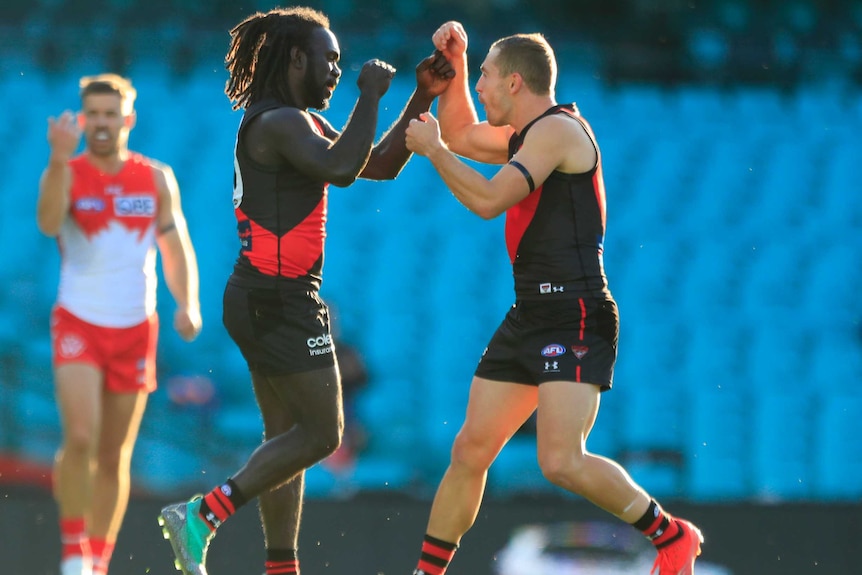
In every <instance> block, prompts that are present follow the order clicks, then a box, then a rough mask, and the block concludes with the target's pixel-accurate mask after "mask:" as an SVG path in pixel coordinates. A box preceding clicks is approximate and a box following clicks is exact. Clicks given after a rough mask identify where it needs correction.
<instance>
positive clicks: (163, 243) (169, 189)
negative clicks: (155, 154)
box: [153, 165, 202, 341]
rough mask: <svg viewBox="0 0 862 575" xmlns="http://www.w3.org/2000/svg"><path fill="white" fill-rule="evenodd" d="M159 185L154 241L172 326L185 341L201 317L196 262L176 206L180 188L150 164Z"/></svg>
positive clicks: (195, 330)
mask: <svg viewBox="0 0 862 575" xmlns="http://www.w3.org/2000/svg"><path fill="white" fill-rule="evenodd" d="M153 171H154V175H155V177H156V183H157V186H158V188H159V215H158V220H157V226H158V228H157V230H156V233H157V243H158V246H159V253H160V254H161V257H162V271H163V272H164V275H165V282H166V283H167V285H168V289H169V290H170V292H171V295H172V296H173V298H174V301H175V302H176V304H177V310H176V312H175V313H174V329H175V330H176V331H177V333H179V334H180V336H181V337H182V338H183V339H185V340H186V341H191V340H193V339H195V337H197V335H198V333H199V332H200V330H201V326H202V320H201V311H200V301H199V295H198V294H199V283H198V282H199V279H198V264H197V258H196V257H195V251H194V248H193V247H192V242H191V238H190V237H189V232H188V227H187V226H186V219H185V216H184V215H183V211H182V208H181V206H180V191H179V186H178V185H177V180H176V178H175V177H174V173H173V171H172V170H171V169H170V168H169V167H168V166H165V165H156V166H153Z"/></svg>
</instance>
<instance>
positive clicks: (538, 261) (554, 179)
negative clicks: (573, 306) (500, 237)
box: [506, 104, 611, 300]
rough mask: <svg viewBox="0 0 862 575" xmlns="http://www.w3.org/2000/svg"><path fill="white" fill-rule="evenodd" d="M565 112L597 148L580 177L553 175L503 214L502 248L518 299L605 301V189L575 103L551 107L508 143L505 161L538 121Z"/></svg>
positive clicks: (554, 173)
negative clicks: (506, 250)
mask: <svg viewBox="0 0 862 575" xmlns="http://www.w3.org/2000/svg"><path fill="white" fill-rule="evenodd" d="M552 114H566V115H568V116H570V117H572V118H573V119H575V120H576V121H578V122H579V123H580V124H581V125H582V126H583V127H584V130H586V132H587V134H588V135H589V137H590V140H592V142H593V146H594V147H595V149H596V156H597V161H596V165H595V166H594V167H593V169H591V170H589V171H587V172H583V173H580V174H564V173H562V172H558V171H554V172H552V173H551V175H550V176H548V178H547V179H546V180H545V181H544V183H543V184H542V185H541V186H539V187H538V188H536V189H535V190H533V192H532V193H530V195H529V196H527V197H526V198H524V199H523V200H521V201H520V202H519V203H518V204H516V205H514V206H512V207H511V208H509V209H508V210H507V212H506V246H507V248H508V251H509V259H510V260H511V262H512V269H513V274H514V278H515V295H516V297H517V299H520V300H536V299H539V300H541V299H545V298H577V297H590V298H600V299H606V298H610V297H611V295H610V291H609V290H608V282H607V277H606V276H605V271H604V265H603V262H602V251H603V249H604V237H605V213H606V212H605V186H604V183H603V181H602V158H601V153H600V152H599V147H598V144H597V143H596V138H595V135H594V134H593V131H592V128H590V126H589V124H588V123H587V122H586V121H585V120H584V119H583V118H581V115H580V112H579V111H578V109H577V108H576V107H575V105H574V104H561V105H555V106H553V107H551V108H550V109H548V110H547V111H546V112H545V113H544V114H542V115H541V116H539V117H538V118H536V119H535V120H533V121H532V122H530V123H529V124H527V126H526V127H525V128H524V129H523V130H522V131H521V133H519V134H518V133H516V134H513V135H512V138H511V139H510V140H509V158H512V157H513V156H514V155H515V153H516V152H517V151H518V150H519V149H520V148H521V146H522V145H523V143H524V137H525V136H526V134H527V132H528V131H529V130H530V128H531V127H532V126H533V125H534V124H535V123H536V122H537V121H539V120H540V119H542V118H544V117H546V116H549V115H552Z"/></svg>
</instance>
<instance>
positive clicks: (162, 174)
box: [129, 152, 176, 188]
mask: <svg viewBox="0 0 862 575" xmlns="http://www.w3.org/2000/svg"><path fill="white" fill-rule="evenodd" d="M129 161H131V162H133V163H134V164H136V165H138V166H141V167H142V168H144V169H148V170H150V172H151V173H152V175H153V179H154V180H155V182H156V186H157V187H159V188H163V187H167V186H168V185H169V184H170V182H172V181H174V180H175V179H176V178H175V176H174V170H173V168H171V166H170V165H168V164H167V163H165V162H164V161H162V160H158V159H156V158H152V157H150V156H145V155H144V154H141V153H139V152H131V155H130V156H129Z"/></svg>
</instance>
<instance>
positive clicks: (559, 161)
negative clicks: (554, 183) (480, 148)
mask: <svg viewBox="0 0 862 575" xmlns="http://www.w3.org/2000/svg"><path fill="white" fill-rule="evenodd" d="M561 142H565V143H569V144H570V145H561V144H560V143H561ZM407 147H409V148H410V149H411V150H413V151H414V152H416V153H417V154H421V155H423V156H426V157H427V158H428V159H429V160H431V163H432V164H434V168H435V169H436V170H437V172H438V173H439V174H440V177H441V178H443V181H444V182H445V183H446V186H447V187H448V188H449V189H450V190H451V191H452V194H453V195H454V196H455V197H456V198H457V199H458V201H459V202H461V203H462V204H463V205H464V206H465V207H467V209H469V210H470V211H471V212H473V213H475V214H476V215H478V216H480V217H482V218H485V219H491V218H495V217H497V216H498V215H500V214H502V213H503V212H505V211H506V210H508V209H509V208H511V207H512V206H514V205H515V204H517V203H518V202H520V201H521V200H523V199H524V198H526V197H527V195H529V194H530V192H531V191H532V190H531V189H530V186H529V185H528V183H527V179H526V177H525V176H524V174H523V173H522V172H521V171H520V170H519V169H518V168H516V167H514V166H512V165H510V164H506V165H504V166H503V167H502V168H500V170H499V171H498V172H497V173H496V174H495V175H494V176H493V177H492V178H491V179H488V178H486V177H485V176H483V175H482V174H481V173H479V172H478V171H476V170H474V169H473V168H472V167H470V166H468V165H467V164H465V163H464V162H463V161H461V160H460V159H459V158H458V157H457V156H456V155H455V154H453V153H452V152H451V151H450V150H449V149H448V148H447V147H446V144H445V143H444V142H443V140H442V138H441V136H440V130H439V125H438V124H437V121H436V119H435V118H434V117H433V116H432V115H431V114H423V116H422V121H420V120H416V121H413V122H411V123H410V127H409V128H408V130H407ZM513 160H516V161H517V162H519V163H520V164H522V165H523V166H524V167H525V169H526V170H527V172H528V173H529V174H530V177H531V178H532V180H533V183H534V185H535V187H540V186H541V185H542V184H543V183H544V182H545V180H546V179H547V177H548V176H549V175H550V174H551V172H553V171H555V170H560V171H565V172H567V173H576V172H583V171H587V170H589V169H590V168H591V167H592V166H594V165H595V160H596V153H595V149H594V148H593V144H592V141H591V140H590V139H589V137H588V136H587V134H586V132H585V131H584V129H583V128H582V127H581V125H580V124H578V123H577V122H576V121H574V120H571V119H567V118H562V117H553V116H551V117H548V118H543V119H542V120H541V121H539V122H537V123H536V124H535V125H534V126H533V128H531V130H530V131H529V132H528V133H527V137H526V138H525V140H524V145H523V146H522V147H521V149H520V150H519V151H518V153H517V154H516V155H515V157H514V158H513Z"/></svg>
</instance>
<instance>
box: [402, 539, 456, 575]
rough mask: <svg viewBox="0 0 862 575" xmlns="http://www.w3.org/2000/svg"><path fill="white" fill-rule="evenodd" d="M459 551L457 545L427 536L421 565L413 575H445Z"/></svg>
mask: <svg viewBox="0 0 862 575" xmlns="http://www.w3.org/2000/svg"><path fill="white" fill-rule="evenodd" d="M457 549H458V544H457V543H449V542H446V541H443V540H441V539H437V538H435V537H431V536H430V535H427V534H426V535H425V540H424V541H423V542H422V554H421V555H420V556H419V564H418V565H417V566H416V571H414V574H413V575H443V574H444V573H446V568H447V567H448V566H449V562H450V561H452V557H454V556H455V551H456V550H457Z"/></svg>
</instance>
